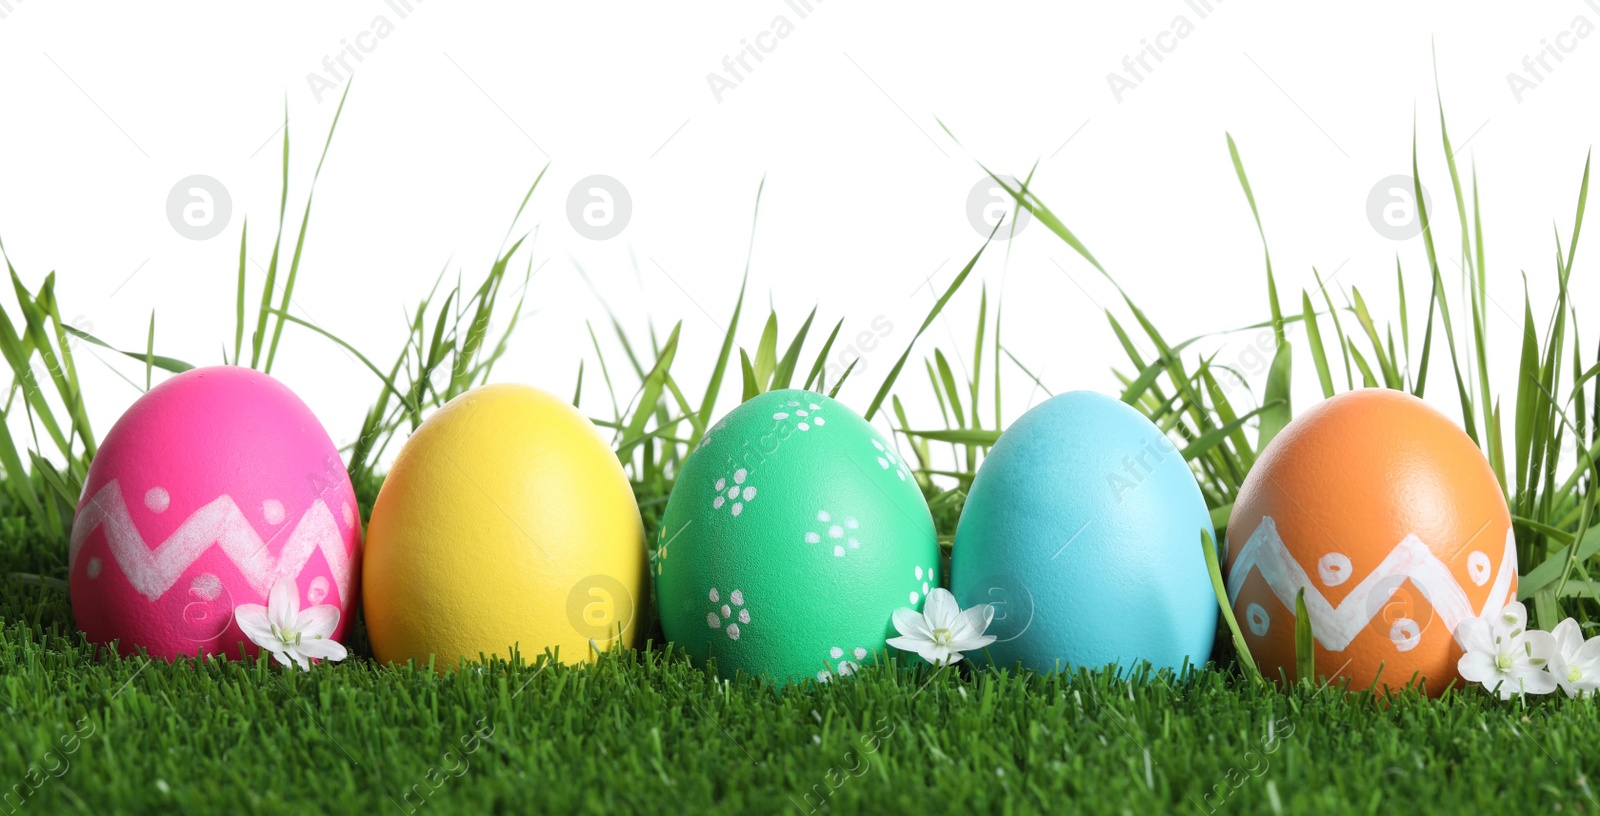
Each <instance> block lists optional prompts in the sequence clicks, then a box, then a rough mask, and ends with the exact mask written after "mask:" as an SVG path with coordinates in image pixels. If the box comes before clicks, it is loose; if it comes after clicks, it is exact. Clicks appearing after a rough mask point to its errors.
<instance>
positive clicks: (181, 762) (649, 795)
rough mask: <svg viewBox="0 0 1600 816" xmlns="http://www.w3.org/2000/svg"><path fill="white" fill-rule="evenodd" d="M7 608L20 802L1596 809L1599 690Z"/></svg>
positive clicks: (16, 589)
mask: <svg viewBox="0 0 1600 816" xmlns="http://www.w3.org/2000/svg"><path fill="white" fill-rule="evenodd" d="M0 616H3V617H4V619H5V621H6V623H5V626H4V628H3V629H0V668H3V672H0V703H3V705H4V713H5V717H6V729H5V733H6V738H5V740H4V742H3V743H0V774H3V776H0V782H4V783H5V784H6V785H11V784H15V783H26V780H27V779H28V776H27V775H28V774H29V769H30V768H38V769H39V771H38V773H37V774H36V775H35V777H34V778H33V781H35V782H38V786H37V789H36V790H34V791H33V792H31V793H30V794H29V796H28V798H27V801H26V802H25V804H24V805H23V807H21V808H19V809H18V812H24V813H60V812H84V813H109V812H141V811H143V812H274V813H287V812H357V811H360V812H366V813H373V814H376V813H393V812H403V813H411V812H419V813H482V812H517V813H528V812H562V813H565V812H595V813H601V812H633V811H649V812H688V813H747V812H755V813H766V812H784V811H787V812H793V811H794V810H799V811H800V812H806V813H809V812H811V811H812V809H813V808H816V803H817V802H819V801H821V800H822V799H823V798H826V801H827V802H828V803H829V807H831V808H832V809H833V811H834V812H839V813H851V812H927V813H952V812H953V813H973V812H978V813H983V812H1041V811H1048V812H1085V813H1160V812H1168V811H1180V812H1181V810H1188V809H1190V808H1197V809H1199V811H1201V812H1211V810H1212V807H1214V808H1215V810H1216V811H1217V812H1237V813H1250V812H1283V813H1345V812H1362V813H1410V812H1466V813H1473V812H1481V813H1490V812H1506V811H1507V809H1509V808H1515V809H1516V811H1517V812H1546V813H1551V812H1554V813H1593V812H1596V811H1597V810H1600V805H1597V803H1596V800H1595V799H1594V793H1593V791H1592V789H1591V788H1592V785H1593V783H1591V782H1590V781H1589V780H1588V778H1587V777H1586V774H1587V773H1588V770H1590V769H1593V768H1594V766H1595V759H1594V757H1595V756H1597V755H1600V721H1597V719H1600V718H1597V710H1596V708H1595V706H1594V705H1593V704H1592V703H1591V702H1589V701H1569V700H1566V699H1564V698H1563V699H1547V700H1541V701H1539V702H1538V703H1537V704H1534V705H1530V706H1522V705H1520V704H1516V703H1501V702H1500V701H1498V700H1493V699H1491V698H1490V697H1489V696H1488V695H1484V694H1478V693H1472V694H1466V695H1457V694H1451V695H1450V696H1447V697H1446V698H1445V699H1443V700H1437V701H1430V700H1426V699H1421V698H1418V697H1415V696H1412V695H1402V696H1399V697H1397V698H1394V699H1392V700H1390V701H1388V702H1387V703H1380V702H1378V701H1375V700H1374V699H1373V698H1371V697H1370V696H1368V695H1366V694H1363V693H1346V692H1344V691H1341V690H1340V689H1337V688H1327V689H1320V690H1319V689H1316V688H1311V687H1301V688H1299V689H1297V690H1295V691H1293V692H1292V693H1290V694H1287V695H1285V694H1282V693H1279V692H1278V691H1276V690H1273V689H1272V688H1271V687H1269V686H1259V685H1253V684H1250V683H1246V682H1241V681H1239V680H1237V679H1236V678H1235V677H1234V676H1233V675H1231V674H1228V673H1222V672H1215V671H1208V672H1200V673H1193V674H1191V675H1189V676H1188V677H1186V678H1183V679H1178V678H1173V677H1170V676H1166V677H1150V676H1140V677H1135V678H1133V679H1131V680H1118V679H1116V678H1113V677H1110V676H1108V675H1105V674H1091V673H1087V672H1085V673H1079V674H1075V675H1047V676H1039V675H1030V676H1026V677H1018V676H1016V675H1012V674H1006V673H1001V672H995V671H986V672H981V673H977V674H975V675H970V676H962V675H961V674H960V673H958V672H955V671H946V672H943V673H939V672H935V671H933V670H931V669H924V670H922V671H920V672H917V673H911V672H899V673H897V672H894V671H889V670H884V669H877V670H868V671H867V672H866V673H864V674H863V675H861V676H859V677H857V678H855V680H854V681H853V682H849V683H835V684H831V685H827V686H820V687H819V686H817V685H816V684H814V683H807V684H806V685H804V686H800V687H795V688H791V689H789V690H787V691H784V692H781V693H780V692H777V691H775V690H774V689H773V688H772V687H771V686H770V685H768V684H766V683H764V682H761V681H754V680H749V679H746V678H731V679H729V680H727V681H725V682H719V681H717V680H716V679H714V678H713V677H712V676H710V675H708V674H706V673H703V672H700V671H696V670H695V669H693V668H692V667H691V666H690V665H689V663H688V662H687V661H686V660H684V659H683V657H682V656H681V655H673V654H670V653H663V652H661V651H659V650H658V649H657V648H655V647H652V648H650V649H647V650H645V651H641V652H630V653H624V654H622V655H621V656H618V657H607V658H605V659H603V660H602V661H601V662H599V663H598V664H596V665H593V666H587V667H580V668H569V667H561V666H546V665H544V664H536V665H531V666H530V665H527V664H523V663H519V664H517V665H515V666H512V665H508V664H505V663H495V664H491V665H488V666H485V667H483V668H482V670H481V672H480V671H479V670H477V669H476V668H469V669H467V670H464V671H458V672H454V673H451V674H447V675H444V676H439V675H436V674H435V673H433V672H431V671H427V670H421V671H419V670H415V669H392V668H379V667H377V666H375V665H374V664H372V663H370V662H367V661H352V662H350V663H346V664H342V665H339V666H334V667H329V668H323V669H319V670H317V671H315V672H312V673H311V674H309V675H303V674H299V673H295V672H285V671H282V670H280V669H279V668H278V667H276V666H269V665H268V664H266V663H263V662H256V663H254V664H250V663H243V662H240V661H232V662H227V661H212V662H209V663H205V664H196V663H192V662H191V663H181V664H178V665H172V666H169V665H166V664H161V663H155V664H147V663H145V662H143V661H141V660H139V659H137V658H135V659H129V660H101V659H97V658H96V657H94V655H93V654H92V652H91V651H90V650H89V649H88V648H86V647H85V646H84V645H83V643H82V641H81V638H80V637H79V636H78V635H77V634H76V632H75V631H74V629H73V627H72V625H71V616H70V612H69V610H68V608H67V604H66V603H65V598H64V596H63V594H62V593H60V592H58V591H56V590H53V589H42V588H30V587H24V586H19V585H18V584H16V583H11V584H8V585H7V586H6V592H5V600H4V602H3V605H0ZM80 734H81V735H82V739H81V740H78V741H76V742H74V741H73V740H72V738H73V737H74V736H75V735H80ZM477 734H483V735H485V737H486V738H483V739H480V738H478V737H477V736H475V735H477ZM64 738H65V742H63V739H64ZM463 740H466V741H465V742H463ZM68 748H71V749H72V750H70V751H69V750H67V749H68ZM53 773H59V774H60V775H59V778H57V777H55V776H53V775H52V774H53ZM31 787H32V786H31V783H30V788H31ZM821 792H827V795H826V797H823V796H821V795H820V793H821ZM408 795H409V797H410V798H407V797H408ZM808 795H809V796H810V797H811V798H810V800H809V801H808V800H807V799H806V797H807V796H808ZM797 803H798V804H797ZM1208 805H1209V806H1208ZM13 806H14V805H13ZM10 812H11V810H10V809H9V808H8V807H7V806H5V805H0V813H10Z"/></svg>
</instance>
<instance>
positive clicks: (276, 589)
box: [233, 578, 349, 671]
mask: <svg viewBox="0 0 1600 816" xmlns="http://www.w3.org/2000/svg"><path fill="white" fill-rule="evenodd" d="M233 619H234V620H235V621H236V622H238V624H239V628H240V629H241V630H243V631H244V634H245V636H246V637H248V638H250V640H251V641H253V642H254V643H255V644H256V645H257V646H260V647H261V648H262V649H264V650H266V651H268V652H271V653H272V656H273V657H275V658H277V659H278V662H279V663H282V664H283V665H285V666H299V667H300V668H301V669H303V670H305V671H311V661H312V660H329V661H339V660H343V659H345V657H346V656H348V655H349V652H347V651H345V648H344V646H343V645H342V644H340V643H339V641H337V640H333V639H332V638H331V637H330V635H332V634H333V630H335V629H337V628H339V607H337V606H332V605H330V604H322V605H320V606H313V607H311V608H310V609H307V610H305V611H303V612H302V611H301V610H300V589H299V588H298V587H296V586H295V583H294V580H293V579H290V578H283V579H280V580H279V581H278V582H277V583H276V584H273V585H272V592H271V593H269V594H268V595H267V605H266V606H262V605H260V604H240V605H239V606H238V608H236V609H234V610H233Z"/></svg>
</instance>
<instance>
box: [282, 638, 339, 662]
mask: <svg viewBox="0 0 1600 816" xmlns="http://www.w3.org/2000/svg"><path fill="white" fill-rule="evenodd" d="M295 651H298V652H299V653H300V654H302V655H304V656H306V657H310V658H315V659H317V660H327V661H331V662H334V663H337V662H339V661H341V660H343V659H345V658H346V657H349V656H350V652H349V650H348V649H346V648H345V647H344V644H343V643H340V642H339V641H337V640H334V639H332V638H325V637H323V638H311V637H305V638H302V639H301V640H300V644H299V645H298V646H296V647H295Z"/></svg>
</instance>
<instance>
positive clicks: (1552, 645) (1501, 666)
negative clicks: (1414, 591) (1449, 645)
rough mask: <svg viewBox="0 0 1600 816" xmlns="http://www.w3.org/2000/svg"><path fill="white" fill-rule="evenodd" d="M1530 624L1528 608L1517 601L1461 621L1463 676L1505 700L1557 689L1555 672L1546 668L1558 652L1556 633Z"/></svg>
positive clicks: (1458, 663)
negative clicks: (1494, 611) (1495, 611)
mask: <svg viewBox="0 0 1600 816" xmlns="http://www.w3.org/2000/svg"><path fill="white" fill-rule="evenodd" d="M1527 626H1528V610H1527V609H1526V608H1525V607H1524V606H1523V605H1522V604H1521V603H1518V602H1515V601H1514V602H1512V603H1509V604H1506V606H1505V608H1504V609H1501V610H1500V611H1499V612H1497V613H1495V614H1493V615H1490V616H1485V617H1482V618H1467V619H1466V620H1464V621H1462V622H1461V625H1460V626H1459V627H1458V628H1457V629H1456V635H1457V636H1458V637H1459V638H1460V641H1461V645H1462V648H1463V649H1465V650H1466V654H1464V655H1462V656H1461V660H1460V661H1459V662H1457V663H1456V668H1457V669H1458V670H1460V672H1461V676H1462V677H1465V678H1466V679H1467V680H1468V681H1470V682H1473V683H1481V684H1482V685H1483V687H1484V688H1486V689H1488V690H1490V691H1495V692H1498V693H1499V694H1500V699H1502V700H1509V699H1511V698H1512V697H1514V696H1516V695H1518V694H1548V693H1550V692H1552V691H1555V690H1556V678H1555V675H1553V674H1551V673H1550V672H1548V671H1546V670H1545V667H1546V666H1547V665H1548V664H1549V662H1550V659H1551V658H1552V657H1553V656H1554V655H1555V653H1556V639H1555V636H1554V635H1551V634H1550V633H1549V632H1540V631H1538V630H1533V631H1528V629H1527Z"/></svg>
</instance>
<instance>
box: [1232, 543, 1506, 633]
mask: <svg viewBox="0 0 1600 816" xmlns="http://www.w3.org/2000/svg"><path fill="white" fill-rule="evenodd" d="M1252 569H1255V570H1257V571H1259V572H1260V573H1261V577H1262V578H1263V579H1264V580H1265V581H1266V582H1267V586H1268V587H1269V588H1271V589H1272V593H1273V594H1274V595H1276V596H1277V598H1278V600H1279V601H1280V602H1281V603H1282V604H1283V605H1284V606H1285V607H1287V608H1289V609H1294V601H1295V597H1296V595H1297V594H1298V593H1299V591H1300V590H1301V589H1304V590H1305V591H1306V613H1307V614H1309V615H1310V616H1311V632H1312V635H1313V636H1314V637H1315V638H1316V639H1317V642H1319V643H1321V644H1322V645H1323V647H1324V648H1326V649H1328V650H1330V651H1335V652H1338V651H1343V650H1344V649H1345V647H1347V646H1349V645H1350V642H1351V641H1352V640H1354V639H1355V637H1356V635H1358V634H1360V633H1361V630H1362V629H1364V628H1366V626H1367V625H1368V624H1370V623H1371V622H1372V619H1373V618H1374V617H1376V616H1377V614H1378V612H1380V611H1382V609H1383V607H1384V605H1385V603H1387V601H1388V593H1390V592H1392V591H1393V590H1394V588H1395V587H1397V586H1399V585H1400V582H1401V581H1402V580H1407V579H1409V580H1410V581H1411V583H1412V584H1413V585H1414V586H1416V587H1417V589H1418V590H1419V591H1421V593H1422V596H1423V597H1424V598H1426V599H1427V600H1428V603H1429V604H1431V605H1432V606H1433V610H1434V612H1435V614H1437V615H1438V616H1439V619H1440V621H1442V622H1443V623H1444V624H1445V627H1446V629H1447V630H1448V631H1449V632H1450V633H1451V635H1452V636H1454V635H1455V632H1456V627H1457V626H1459V625H1460V623H1461V621H1463V620H1465V619H1467V618H1471V617H1480V616H1482V615H1484V614H1486V613H1488V612H1489V611H1490V607H1491V606H1494V607H1495V608H1496V609H1498V608H1500V607H1501V606H1503V605H1504V604H1506V603H1507V602H1509V601H1510V600H1511V599H1510V598H1508V597H1507V595H1508V594H1509V593H1510V592H1511V581H1512V578H1513V577H1514V576H1515V575H1516V574H1517V547H1516V540H1515V539H1514V538H1513V537H1512V534H1511V530H1510V529H1507V530H1506V546H1505V553H1504V555H1502V556H1501V559H1500V568H1499V571H1498V572H1497V573H1496V574H1495V578H1494V586H1492V587H1491V588H1490V589H1489V596H1488V598H1487V599H1486V600H1485V601H1484V604H1483V608H1482V609H1479V610H1476V611H1474V610H1473V608H1472V602H1471V601H1470V600H1468V598H1467V593H1466V591H1465V590H1463V589H1462V588H1461V584H1460V582H1458V581H1456V579H1455V578H1454V577H1452V576H1451V574H1450V567H1449V566H1448V565H1446V564H1445V563H1444V562H1443V561H1441V560H1439V557H1438V556H1436V555H1434V554H1433V550H1432V549H1430V548H1429V547H1428V545H1427V544H1424V543H1423V542H1422V539H1420V538H1417V537H1416V536H1415V535H1408V536H1406V537H1405V538H1404V539H1403V540H1402V541H1401V542H1400V543H1399V544H1397V545H1395V548H1394V549H1393V550H1390V551H1389V554H1388V556H1386V557H1385V558H1384V559H1383V562H1382V563H1380V564H1379V565H1378V567H1377V569H1374V570H1373V571H1372V572H1371V573H1370V574H1369V575H1367V577H1366V578H1364V579H1362V581H1361V583H1359V584H1357V585H1356V586H1355V588H1354V589H1352V590H1351V591H1350V594H1349V595H1346V596H1345V599H1344V601H1343V602H1341V603H1340V604H1339V605H1338V606H1334V605H1333V604H1331V603H1329V602H1328V599H1327V598H1325V597H1323V595H1322V592H1321V591H1320V590H1318V589H1317V587H1316V586H1314V585H1313V584H1312V582H1311V576H1309V575H1307V574H1306V571H1305V569H1303V568H1302V567H1301V566H1300V562H1298V561H1296V560H1295V559H1294V556H1293V555H1291V554H1290V553H1289V550H1288V548H1287V547H1285V546H1284V544H1283V539H1282V538H1281V537H1279V535H1278V525H1277V523H1276V522H1274V521H1273V520H1272V517H1271V516H1265V517H1263V518H1262V519H1261V525H1260V526H1258V527H1256V530H1255V532H1254V533H1252V534H1251V535H1250V539H1249V540H1248V541H1246V542H1245V545H1244V548H1243V549H1241V550H1240V551H1239V557H1238V558H1237V559H1235V560H1234V564H1233V568H1232V569H1231V570H1230V571H1229V573H1228V601H1229V603H1233V602H1235V601H1237V600H1238V598H1239V590H1241V589H1242V588H1243V587H1244V582H1245V579H1246V578H1247V577H1249V575H1250V571H1251V570H1252ZM1379 592H1383V593H1384V594H1383V595H1382V596H1379V597H1374V596H1375V595H1376V593H1379Z"/></svg>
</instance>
